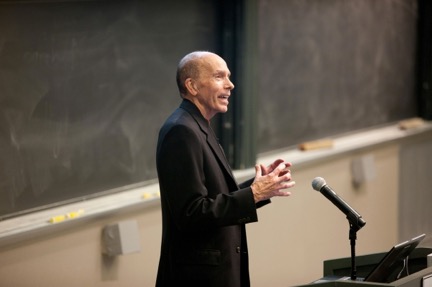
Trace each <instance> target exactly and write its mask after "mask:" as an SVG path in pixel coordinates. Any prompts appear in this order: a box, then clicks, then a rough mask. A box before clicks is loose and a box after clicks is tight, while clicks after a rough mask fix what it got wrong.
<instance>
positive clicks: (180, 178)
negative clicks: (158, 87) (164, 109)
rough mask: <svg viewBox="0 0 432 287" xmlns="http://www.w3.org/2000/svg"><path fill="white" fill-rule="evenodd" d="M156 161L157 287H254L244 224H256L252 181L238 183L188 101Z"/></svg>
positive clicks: (168, 126)
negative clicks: (158, 197)
mask: <svg viewBox="0 0 432 287" xmlns="http://www.w3.org/2000/svg"><path fill="white" fill-rule="evenodd" d="M156 162H157V171H158V177H159V185H160V193H161V204H162V221H163V226H162V229H163V230H162V245H161V255H160V262H159V269H158V275H157V282H156V286H158V287H161V286H200V287H203V286H206V287H211V286H218V287H231V286H233V287H234V286H236V287H238V286H249V285H250V284H249V270H248V254H247V242H246V233H245V223H249V222H254V221H257V220H258V218H257V212H256V208H257V206H256V205H255V202H254V198H253V194H252V190H251V188H250V184H251V182H252V181H249V182H246V183H245V184H242V185H240V186H239V185H238V184H237V183H236V180H235V179H234V177H233V175H232V172H231V168H230V166H229V164H228V162H227V160H226V158H225V156H224V153H223V150H222V148H221V147H220V145H219V143H218V142H217V139H216V137H215V136H214V134H213V131H212V130H211V128H210V123H209V122H208V121H207V120H206V119H205V118H204V117H203V116H202V115H201V113H200V111H199V110H198V108H197V107H196V106H195V105H194V104H193V103H191V102H189V101H187V100H184V101H183V102H182V103H181V105H180V107H179V108H178V109H177V110H175V111H174V113H173V114H172V115H171V116H170V117H169V118H168V119H167V121H166V122H165V123H164V125H163V126H162V128H161V130H160V133H159V139H158V145H157V154H156ZM267 202H268V201H266V202H263V203H262V204H265V203H267ZM262 204H261V205H262Z"/></svg>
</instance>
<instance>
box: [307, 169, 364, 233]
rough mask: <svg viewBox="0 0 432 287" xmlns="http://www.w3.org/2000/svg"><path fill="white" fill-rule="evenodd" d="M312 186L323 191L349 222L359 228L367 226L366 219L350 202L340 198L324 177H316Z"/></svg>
mask: <svg viewBox="0 0 432 287" xmlns="http://www.w3.org/2000/svg"><path fill="white" fill-rule="evenodd" d="M312 187H313V189H315V190H316V191H319V192H321V193H322V194H323V195H324V196H325V197H327V199H328V200H330V201H331V202H332V203H333V204H334V205H336V207H337V208H339V209H340V211H342V212H343V213H344V214H345V215H346V216H347V219H348V220H349V222H350V223H351V224H352V225H354V226H355V227H356V228H357V230H359V229H360V228H362V227H363V226H365V224H366V221H364V220H363V218H362V217H361V215H360V214H359V213H358V212H357V211H355V210H354V209H353V208H352V207H351V206H349V204H348V203H346V202H345V201H344V200H343V199H342V198H340V197H339V196H338V195H337V194H336V192H334V191H333V190H332V189H331V187H330V186H328V185H327V183H326V181H325V180H324V178H322V177H315V178H314V179H313V181H312Z"/></svg>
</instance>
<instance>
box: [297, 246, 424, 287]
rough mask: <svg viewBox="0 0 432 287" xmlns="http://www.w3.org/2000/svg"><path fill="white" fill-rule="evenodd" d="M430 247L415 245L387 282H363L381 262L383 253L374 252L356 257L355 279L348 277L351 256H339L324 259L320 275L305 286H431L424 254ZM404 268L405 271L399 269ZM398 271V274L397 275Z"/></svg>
mask: <svg viewBox="0 0 432 287" xmlns="http://www.w3.org/2000/svg"><path fill="white" fill-rule="evenodd" d="M431 253H432V248H416V249H415V250H414V251H413V252H412V253H411V254H410V256H409V258H408V260H407V262H406V263H407V264H406V266H405V268H404V266H403V265H401V266H400V268H396V269H395V272H393V273H392V274H391V275H390V276H389V280H388V282H387V283H379V282H365V281H363V280H362V279H361V278H365V277H366V276H367V275H368V274H369V272H371V271H372V269H373V268H374V267H375V266H376V265H377V264H378V263H379V262H380V261H381V259H382V258H383V257H384V256H385V255H386V253H375V254H369V255H362V256H357V257H356V262H357V264H356V265H357V275H358V278H359V279H358V280H355V281H354V280H351V278H350V272H351V258H339V259H332V260H326V261H324V262H323V267H324V268H323V277H322V278H321V279H318V280H316V281H314V282H312V283H310V284H307V285H302V286H308V287H356V286H363V287H366V286H377V287H378V286H380V287H383V286H387V287H432V267H427V255H429V254H431ZM401 270H404V272H400V271H401ZM399 273H400V274H399Z"/></svg>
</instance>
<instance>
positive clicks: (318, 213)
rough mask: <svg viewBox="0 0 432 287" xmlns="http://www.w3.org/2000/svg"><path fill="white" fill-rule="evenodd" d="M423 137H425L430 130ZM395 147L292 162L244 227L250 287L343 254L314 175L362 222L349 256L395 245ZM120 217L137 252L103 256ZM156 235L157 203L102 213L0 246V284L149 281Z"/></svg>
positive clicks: (302, 277) (344, 246) (336, 222)
mask: <svg viewBox="0 0 432 287" xmlns="http://www.w3.org/2000/svg"><path fill="white" fill-rule="evenodd" d="M429 134H430V133H429ZM424 140H425V141H431V142H432V140H431V136H429V137H428V138H427V139H424ZM418 144H419V143H416V145H418ZM407 146H409V143H407V142H406V141H405V142H404V147H405V148H406V147H407ZM400 148H401V145H400V143H399V142H398V141H390V142H389V143H386V144H380V145H376V146H375V147H373V148H367V149H361V150H357V151H352V152H349V153H344V154H343V155H340V156H338V155H334V156H331V157H328V158H326V159H324V160H320V161H317V162H309V163H307V164H299V165H297V166H296V165H295V162H294V166H293V168H292V171H293V177H294V179H295V181H296V182H297V185H296V187H295V188H294V189H293V190H292V191H293V193H294V194H293V195H292V196H291V197H288V198H276V199H273V203H272V204H271V205H268V206H265V207H263V208H261V209H260V210H259V211H258V215H259V222H257V223H253V224H249V225H248V226H247V230H248V240H249V249H250V268H251V280H252V286H256V287H260V286H272V287H277V286H292V285H300V284H307V283H309V282H311V281H313V280H315V279H318V278H320V277H321V276H322V261H323V260H326V259H332V258H339V257H349V256H350V245H349V239H348V232H349V226H348V221H347V220H346V218H345V216H344V214H343V213H341V212H340V211H339V210H338V209H337V208H336V207H335V206H333V204H332V203H331V202H330V201H328V200H327V199H326V198H325V197H324V196H322V195H321V194H320V193H319V192H317V191H314V190H313V189H312V187H311V181H312V179H313V178H314V177H316V176H322V177H324V178H325V179H326V181H327V183H328V184H329V185H330V186H331V187H332V188H333V189H334V190H335V191H336V192H337V193H338V194H339V195H340V196H341V197H342V198H343V199H344V200H346V201H347V202H349V204H350V205H351V206H352V207H354V208H355V209H356V210H357V211H358V212H359V213H360V214H361V215H362V216H363V218H364V219H365V220H366V222H367V224H366V226H365V227H364V228H362V229H361V230H360V231H358V233H357V235H358V239H357V244H356V251H357V255H363V254H369V253H375V252H383V251H387V250H388V249H389V248H390V247H391V246H392V245H393V244H395V243H397V242H398V241H399V240H400V238H399V232H400V230H399V223H398V218H399V204H400V203H399V200H398V198H399V195H398V194H399V177H400V174H399V170H400V169H399V167H400V165H401V164H402V163H401V162H400V161H399V154H400ZM425 152H426V153H427V154H428V155H429V153H430V150H429V149H423V153H421V154H416V156H418V157H424V156H425V155H424V153H425ZM364 155H367V156H372V157H373V159H374V168H375V170H376V177H375V178H374V179H372V180H370V181H368V182H365V183H364V184H363V185H361V186H360V187H359V188H354V187H353V185H352V183H351V172H350V170H351V162H352V159H354V158H358V157H361V156H364ZM287 160H290V159H287ZM428 170H431V167H429V168H428V169H424V170H422V171H419V172H424V173H425V175H424V176H423V177H427V176H428V174H429V172H428ZM417 177H418V176H417ZM418 196H421V195H418ZM128 219H134V220H137V221H138V224H139V231H140V237H141V246H142V251H141V252H139V253H134V254H127V255H121V256H118V257H116V258H114V259H112V260H106V259H105V260H104V258H103V256H102V255H101V231H102V228H103V227H104V226H105V225H107V224H112V223H116V222H119V221H123V220H128ZM30 234H31V233H30ZM160 237H161V216H160V206H159V204H154V205H152V206H149V207H146V208H140V209H137V208H131V209H130V210H123V211H121V212H116V213H108V214H105V215H101V216H97V217H92V218H90V219H88V220H83V221H81V222H79V224H78V223H77V224H71V225H70V226H66V227H65V228H63V229H59V230H57V231H56V232H55V233H48V234H39V235H36V236H34V237H31V236H29V237H28V238H26V239H25V240H21V241H20V242H17V243H15V244H14V243H8V244H3V246H1V247H0V286H13V287H21V286H64V287H67V286H73V287H76V286H128V287H133V286H140V287H142V286H154V282H155V278H156V270H157V263H158V258H159V248H160Z"/></svg>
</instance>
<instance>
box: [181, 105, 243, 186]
mask: <svg viewBox="0 0 432 287" xmlns="http://www.w3.org/2000/svg"><path fill="white" fill-rule="evenodd" d="M180 107H181V108H183V109H185V110H186V111H188V112H189V113H190V114H191V115H192V117H193V118H194V119H195V121H196V122H197V124H198V125H199V127H200V129H201V131H202V132H203V133H204V134H205V135H206V139H207V144H208V145H209V146H210V148H211V149H212V151H213V153H214V154H215V156H216V158H217V159H218V161H219V163H221V165H222V166H223V168H224V169H225V170H226V172H227V173H228V174H229V175H230V176H231V178H232V179H233V180H234V182H235V183H236V180H235V178H234V175H233V173H232V170H231V167H230V165H229V163H228V160H227V158H226V156H225V153H224V151H223V149H222V146H221V145H220V144H219V141H218V139H217V138H216V135H215V134H214V132H213V130H212V128H211V126H210V123H209V122H208V121H207V120H206V119H205V118H204V117H203V116H202V115H201V113H200V111H199V110H198V108H197V107H196V106H195V105H194V104H193V103H191V102H189V101H187V100H183V102H182V104H181V105H180ZM236 185H237V183H236Z"/></svg>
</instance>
